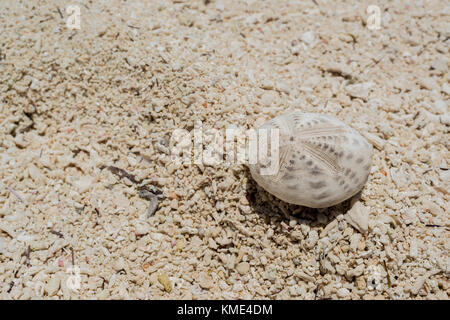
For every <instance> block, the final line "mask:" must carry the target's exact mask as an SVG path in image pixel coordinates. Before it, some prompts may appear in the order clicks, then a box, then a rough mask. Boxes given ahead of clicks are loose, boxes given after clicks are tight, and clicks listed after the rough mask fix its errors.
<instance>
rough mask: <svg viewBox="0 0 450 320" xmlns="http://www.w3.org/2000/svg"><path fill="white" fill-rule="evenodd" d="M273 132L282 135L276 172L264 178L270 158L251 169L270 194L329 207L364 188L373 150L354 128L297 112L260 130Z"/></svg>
mask: <svg viewBox="0 0 450 320" xmlns="http://www.w3.org/2000/svg"><path fill="white" fill-rule="evenodd" d="M272 128H278V129H279V134H280V135H279V137H280V138H279V166H278V171H277V172H276V173H275V174H271V175H266V174H261V172H262V171H261V168H264V167H265V166H264V165H263V164H262V163H264V164H266V166H267V159H266V160H265V161H262V160H261V159H259V158H258V163H256V164H253V165H252V164H250V165H249V168H250V172H251V175H252V177H253V179H254V180H255V181H256V182H257V183H258V184H259V185H260V186H261V187H263V188H264V189H265V190H266V191H268V192H269V193H271V194H273V195H275V196H276V197H278V198H279V199H281V200H283V201H286V202H289V203H293V204H297V205H303V206H307V207H312V208H325V207H329V206H333V205H335V204H338V203H340V202H342V201H344V200H346V199H348V198H350V197H352V196H353V195H355V194H356V193H358V192H359V191H360V190H361V189H362V188H363V186H364V184H365V183H366V181H367V178H368V176H369V173H370V167H371V162H372V154H373V148H372V145H371V144H369V143H368V142H367V140H366V139H365V138H364V137H362V136H361V135H360V134H359V133H358V132H357V131H356V130H354V129H353V128H351V127H350V126H348V125H346V124H345V123H343V122H342V121H340V120H338V119H336V118H335V117H332V116H329V115H325V114H317V113H304V112H300V111H294V112H291V113H287V114H284V115H281V116H278V117H275V118H273V119H272V120H269V121H268V122H266V123H264V124H263V125H262V126H261V127H260V129H268V130H269V131H270V130H271V129H272ZM268 149H270V144H269V148H268ZM258 156H259V155H258Z"/></svg>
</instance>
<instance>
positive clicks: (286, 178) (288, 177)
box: [283, 173, 295, 180]
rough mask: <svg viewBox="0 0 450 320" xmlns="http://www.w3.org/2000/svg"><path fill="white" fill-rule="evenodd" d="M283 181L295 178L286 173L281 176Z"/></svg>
mask: <svg viewBox="0 0 450 320" xmlns="http://www.w3.org/2000/svg"><path fill="white" fill-rule="evenodd" d="M283 179H284V180H292V179H295V176H294V175H292V174H289V173H286V174H285V175H283Z"/></svg>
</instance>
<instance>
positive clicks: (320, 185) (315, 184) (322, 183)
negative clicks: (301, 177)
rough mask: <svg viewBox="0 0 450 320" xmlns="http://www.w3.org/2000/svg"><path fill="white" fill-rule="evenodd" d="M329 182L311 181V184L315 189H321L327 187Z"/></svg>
mask: <svg viewBox="0 0 450 320" xmlns="http://www.w3.org/2000/svg"><path fill="white" fill-rule="evenodd" d="M326 185H327V184H326V182H325V181H319V182H310V183H309V186H310V187H311V188H313V189H321V188H323V187H325V186H326Z"/></svg>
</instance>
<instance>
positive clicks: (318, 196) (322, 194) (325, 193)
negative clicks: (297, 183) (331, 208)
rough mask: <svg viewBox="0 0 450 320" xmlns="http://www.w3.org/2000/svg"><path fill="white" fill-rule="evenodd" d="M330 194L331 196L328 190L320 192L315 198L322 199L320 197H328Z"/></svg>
mask: <svg viewBox="0 0 450 320" xmlns="http://www.w3.org/2000/svg"><path fill="white" fill-rule="evenodd" d="M329 196H330V194H329V193H328V192H322V193H321V194H319V195H317V196H314V197H313V198H314V199H315V200H320V199H323V198H327V197H329Z"/></svg>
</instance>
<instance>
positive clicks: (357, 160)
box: [356, 158, 364, 163]
mask: <svg viewBox="0 0 450 320" xmlns="http://www.w3.org/2000/svg"><path fill="white" fill-rule="evenodd" d="M363 161H364V159H363V158H358V159H356V163H361V162H363Z"/></svg>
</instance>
